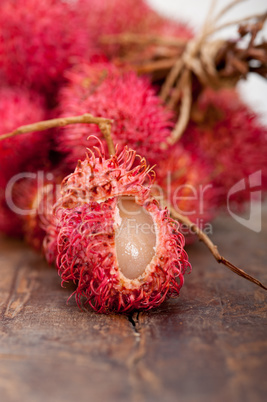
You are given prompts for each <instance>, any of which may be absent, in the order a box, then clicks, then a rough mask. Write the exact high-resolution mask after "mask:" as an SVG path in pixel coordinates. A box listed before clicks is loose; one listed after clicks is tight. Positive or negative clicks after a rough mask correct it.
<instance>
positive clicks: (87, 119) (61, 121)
mask: <svg viewBox="0 0 267 402" xmlns="http://www.w3.org/2000/svg"><path fill="white" fill-rule="evenodd" d="M69 124H97V125H98V127H99V129H100V130H101V132H102V133H103V136H104V138H105V140H106V142H107V145H108V150H109V153H110V155H114V154H115V147H114V144H113V141H112V138H111V124H112V120H110V119H105V118H103V117H95V116H92V115H91V114H88V113H86V114H83V115H81V116H72V117H64V118H58V119H50V120H43V121H39V122H37V123H33V124H28V125H26V126H21V127H18V128H17V129H16V130H14V131H12V132H11V133H7V134H3V135H1V136H0V141H2V140H5V139H6V138H11V137H15V136H17V135H21V134H25V133H30V132H34V131H44V130H48V129H51V128H56V127H63V126H67V125H69Z"/></svg>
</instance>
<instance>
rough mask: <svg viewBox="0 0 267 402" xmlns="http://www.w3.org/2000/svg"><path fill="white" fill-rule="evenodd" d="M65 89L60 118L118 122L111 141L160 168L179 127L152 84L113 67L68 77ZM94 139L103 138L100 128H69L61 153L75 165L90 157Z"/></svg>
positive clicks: (82, 69)
mask: <svg viewBox="0 0 267 402" xmlns="http://www.w3.org/2000/svg"><path fill="white" fill-rule="evenodd" d="M68 78H69V84H68V85H67V86H65V87H63V88H62V90H61V92H60V98H59V105H60V106H59V117H65V116H72V115H80V114H83V113H91V114H93V115H95V116H99V117H105V118H109V119H112V120H113V124H112V127H111V136H112V138H113V140H114V142H115V143H116V144H118V145H119V147H120V148H122V147H124V146H125V145H129V147H131V148H133V149H136V150H137V151H138V153H140V154H142V155H143V156H144V157H145V158H146V159H147V160H148V162H149V163H150V164H151V165H153V164H155V163H156V162H157V161H158V160H159V158H160V157H161V155H162V154H163V153H164V151H163V150H162V148H161V145H162V143H165V141H166V138H167V137H168V136H169V134H170V129H171V127H172V125H173V123H172V121H171V118H172V113H171V112H170V111H168V110H167V109H166V108H164V107H163V106H162V104H161V101H160V99H159V97H158V96H157V95H156V93H155V90H154V89H153V88H152V86H151V84H150V83H149V81H148V79H146V78H143V77H138V76H137V75H136V74H135V73H134V72H129V71H128V72H122V71H120V70H119V69H117V68H116V67H115V66H113V65H112V64H111V63H97V64H83V65H80V66H79V68H76V69H75V70H73V71H72V72H70V73H69V74H68ZM89 135H95V136H97V137H99V138H101V136H102V134H101V131H100V129H99V128H98V127H97V126H95V125H75V126H67V127H64V128H62V129H61V130H60V132H59V134H58V137H57V141H58V149H59V150H60V151H61V152H62V153H63V154H66V155H68V157H67V161H68V163H69V164H70V165H71V166H73V167H74V166H75V165H76V163H77V160H78V159H83V158H84V150H85V149H86V146H87V138H88V136H89Z"/></svg>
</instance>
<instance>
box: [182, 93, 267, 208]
mask: <svg viewBox="0 0 267 402" xmlns="http://www.w3.org/2000/svg"><path fill="white" fill-rule="evenodd" d="M183 143H184V145H185V147H186V148H187V149H189V150H190V151H192V152H193V153H194V154H195V155H197V157H198V159H199V160H200V161H203V162H204V161H206V163H209V164H211V165H212V166H213V173H212V176H211V181H212V184H213V186H214V187H215V188H217V189H218V196H219V198H218V206H219V205H221V206H222V207H225V206H226V203H227V197H229V194H230V193H229V190H231V189H232V188H233V186H235V185H236V184H237V183H238V182H240V181H241V180H245V181H246V180H247V181H248V179H249V177H250V175H252V174H253V173H256V172H260V175H261V185H262V189H263V190H265V191H266V189H267V168H266V154H267V130H266V128H264V127H263V126H262V125H261V124H260V123H259V121H258V118H257V116H256V115H255V113H253V112H252V110H250V108H249V107H248V106H247V105H245V104H244V103H243V102H242V101H241V99H240V98H239V95H238V93H237V91H236V90H234V89H223V90H220V91H216V92H214V91H212V90H206V91H205V92H204V93H203V95H202V96H201V97H200V99H199V101H198V103H197V105H196V108H195V110H194V113H193V114H192V119H191V121H190V124H189V126H188V128H187V130H186V132H185V133H184V135H183ZM237 190H238V189H237ZM239 190H242V191H234V192H232V191H231V197H229V199H228V201H229V202H232V203H233V205H234V204H235V205H236V206H237V207H242V205H244V203H245V202H246V201H248V200H249V199H250V196H251V189H250V186H249V185H247V186H244V188H243V186H240V188H239Z"/></svg>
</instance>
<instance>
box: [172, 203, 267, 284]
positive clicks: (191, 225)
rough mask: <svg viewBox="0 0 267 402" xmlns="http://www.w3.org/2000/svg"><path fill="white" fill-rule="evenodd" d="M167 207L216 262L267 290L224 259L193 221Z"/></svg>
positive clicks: (256, 280)
mask: <svg viewBox="0 0 267 402" xmlns="http://www.w3.org/2000/svg"><path fill="white" fill-rule="evenodd" d="M168 208H169V210H170V212H171V215H172V216H173V217H174V218H175V219H177V220H178V221H179V222H180V223H183V224H184V225H186V226H187V227H188V229H190V230H191V231H192V232H193V233H195V234H196V235H197V236H198V238H199V240H201V241H202V242H203V243H204V244H205V245H206V246H207V247H208V249H209V250H210V252H211V253H212V255H213V256H214V258H215V259H216V261H217V262H218V263H221V264H223V265H225V266H226V267H227V268H229V269H230V270H231V271H232V272H234V273H235V274H237V275H239V276H242V278H245V279H247V280H248V281H250V282H252V283H255V284H256V285H257V286H259V287H261V288H262V289H265V290H267V287H266V286H264V285H263V284H262V283H261V282H260V281H259V280H258V279H256V278H254V277H253V276H251V275H249V274H247V273H246V272H245V271H243V270H242V269H240V268H238V267H236V266H235V265H234V264H232V263H231V262H230V261H228V260H226V259H225V258H224V257H222V256H221V254H220V253H219V251H218V248H217V246H216V245H215V244H214V243H213V242H212V241H211V240H210V238H209V237H208V236H207V235H206V234H205V233H204V232H203V231H202V230H201V229H199V227H198V226H197V225H196V224H194V223H193V222H191V221H190V219H188V218H187V217H186V216H183V215H181V214H179V213H178V212H177V211H176V210H175V209H174V208H173V207H172V206H170V205H168Z"/></svg>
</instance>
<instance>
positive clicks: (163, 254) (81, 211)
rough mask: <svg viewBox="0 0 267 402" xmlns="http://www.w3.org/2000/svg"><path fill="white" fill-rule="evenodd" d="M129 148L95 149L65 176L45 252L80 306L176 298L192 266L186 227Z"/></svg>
mask: <svg viewBox="0 0 267 402" xmlns="http://www.w3.org/2000/svg"><path fill="white" fill-rule="evenodd" d="M135 157H136V154H135V152H134V151H132V150H128V149H127V148H124V149H123V151H122V152H121V153H119V152H117V153H116V155H114V156H112V157H110V159H106V158H105V156H104V150H103V149H102V150H99V149H98V150H96V154H94V153H93V152H92V153H91V155H90V156H88V157H87V158H86V159H85V160H84V161H83V162H79V163H78V165H77V168H76V169H75V171H74V173H72V174H71V175H69V176H68V177H67V178H66V179H64V181H63V183H62V191H61V193H62V196H61V197H60V198H59V200H58V201H57V203H56V206H55V215H54V223H51V224H50V225H49V226H48V228H47V236H46V239H45V241H44V250H45V253H46V256H47V258H48V260H49V259H50V260H51V256H52V259H53V255H55V252H54V250H55V244H57V252H58V256H57V260H56V262H57V266H58V271H59V273H60V275H61V278H62V282H63V283H64V282H66V281H70V280H71V281H74V283H75V284H76V285H77V289H76V291H75V294H76V299H77V302H78V304H80V303H81V300H82V299H83V298H85V302H84V303H85V305H86V304H89V305H90V306H91V307H92V308H93V309H94V310H96V311H98V312H109V311H116V312H128V311H130V310H133V309H150V308H153V307H156V306H158V305H159V304H161V303H162V302H163V301H164V300H165V299H167V298H169V297H171V296H177V295H178V294H179V291H180V288H181V286H182V285H183V282H184V274H185V272H186V271H187V270H190V264H189V263H188V259H187V255H186V253H185V251H184V237H183V235H182V234H181V233H180V232H179V225H178V223H177V222H176V221H174V220H172V219H171V218H170V217H169V214H168V212H167V210H166V209H164V210H161V209H160V208H159V205H158V203H157V202H156V201H155V199H152V198H151V193H150V190H151V185H152V183H153V174H152V172H151V171H150V169H149V168H148V167H147V165H146V161H145V160H144V159H141V161H140V163H139V164H138V165H135V167H133V166H134V161H135Z"/></svg>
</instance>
